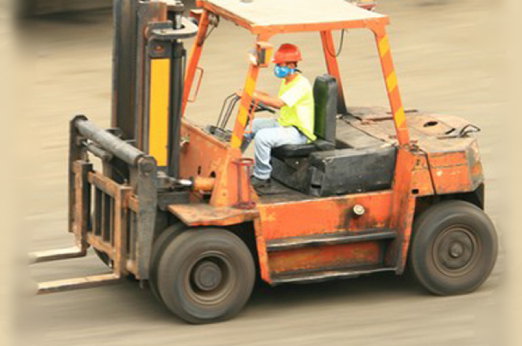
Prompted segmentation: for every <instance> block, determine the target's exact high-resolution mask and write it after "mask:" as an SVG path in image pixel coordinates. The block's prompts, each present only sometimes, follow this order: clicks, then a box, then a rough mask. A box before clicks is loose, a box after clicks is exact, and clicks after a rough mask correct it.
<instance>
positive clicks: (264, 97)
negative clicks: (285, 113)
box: [252, 91, 286, 109]
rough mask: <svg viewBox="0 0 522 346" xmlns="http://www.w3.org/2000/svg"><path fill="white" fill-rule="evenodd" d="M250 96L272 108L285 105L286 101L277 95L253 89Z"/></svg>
mask: <svg viewBox="0 0 522 346" xmlns="http://www.w3.org/2000/svg"><path fill="white" fill-rule="evenodd" d="M252 96H253V97H254V99H255V100H256V101H258V102H261V103H263V104H264V105H266V106H269V107H272V108H277V109H281V108H283V107H284V106H285V105H286V103H285V102H284V101H283V100H281V99H280V98H279V97H274V96H271V95H268V94H267V93H264V92H262V91H254V95H252Z"/></svg>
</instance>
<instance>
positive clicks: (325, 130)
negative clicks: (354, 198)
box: [182, 0, 409, 197]
mask: <svg viewBox="0 0 522 346" xmlns="http://www.w3.org/2000/svg"><path fill="white" fill-rule="evenodd" d="M266 5H267V4H265V3H263V4H262V3H261V2H248V3H242V2H241V1H237V2H236V1H233V2H229V1H224V0H212V1H198V2H197V6H198V7H201V8H203V11H202V12H200V13H193V14H194V16H195V17H196V18H197V19H198V22H199V32H198V37H197V38H196V43H195V44H194V46H193V49H192V52H191V55H190V59H189V61H188V67H187V74H186V78H185V89H184V98H183V113H184V111H185V108H186V106H187V103H188V102H189V101H188V99H189V95H190V93H191V87H192V85H193V84H194V79H195V77H196V75H197V70H198V64H199V58H200V56H201V54H202V50H203V43H204V38H205V34H206V32H208V30H209V29H210V27H211V26H212V25H215V24H212V23H216V22H217V21H216V20H215V18H216V17H217V16H219V17H221V18H223V19H227V20H230V21H232V22H234V23H235V24H237V25H239V26H242V27H244V28H246V29H248V30H249V31H251V32H252V33H253V34H255V35H256V45H255V51H254V53H253V54H252V56H251V59H250V66H249V69H248V73H247V77H246V82H245V85H244V87H243V94H242V95H241V99H240V100H239V101H237V102H238V103H239V107H238V108H239V109H238V113H237V116H236V119H235V124H234V125H233V129H232V131H227V130H226V129H225V126H223V123H222V124H221V125H222V126H220V125H219V123H220V121H219V120H218V126H216V127H217V129H215V128H214V129H213V130H212V131H211V133H212V134H214V133H213V132H215V133H217V134H218V136H216V137H218V138H219V139H220V140H221V141H224V142H228V144H229V145H230V147H232V148H241V144H242V141H243V138H244V133H245V131H246V129H247V127H248V125H247V124H248V122H249V121H252V119H253V118H254V116H255V111H256V107H254V105H253V104H252V94H253V92H254V91H255V89H256V82H257V77H258V74H259V70H260V69H261V68H264V67H267V66H269V63H270V57H271V54H272V52H273V47H272V46H271V44H270V43H269V40H270V38H271V37H272V36H274V35H276V34H286V33H292V32H317V34H319V35H318V38H320V39H321V42H322V48H323V53H324V58H325V63H326V70H327V71H326V74H323V75H321V76H318V77H317V78H316V79H315V81H314V85H313V93H314V100H315V131H314V132H315V134H316V136H317V137H318V138H317V140H316V141H314V142H312V143H306V144H302V145H284V146H281V147H278V148H274V149H273V150H272V159H271V161H272V166H273V171H272V178H273V179H274V180H275V181H276V182H278V183H281V184H283V185H284V186H286V187H289V188H291V189H293V190H295V191H298V192H300V193H302V194H305V195H308V196H320V197H325V196H335V195H343V194H346V193H354V192H368V191H377V190H383V189H389V188H390V187H391V182H392V180H393V175H394V168H395V156H396V149H395V148H394V147H393V146H391V145H389V144H388V145H386V143H385V141H372V138H366V139H364V140H363V141H365V142H372V144H373V146H372V147H362V148H361V147H357V146H356V145H355V146H354V145H353V144H352V143H351V138H350V137H352V136H353V135H354V134H353V132H354V131H355V132H356V136H355V137H357V138H361V137H365V136H366V137H371V136H369V135H368V134H366V133H364V132H363V131H357V130H353V129H352V130H353V131H350V133H347V132H346V131H344V128H345V127H346V126H349V125H348V124H347V122H349V121H347V119H348V118H350V117H351V115H350V112H349V110H348V109H347V107H346V105H345V99H344V91H343V86H342V79H341V75H340V68H339V65H338V61H337V58H336V57H335V56H334V55H332V54H331V53H330V52H332V51H335V48H334V41H333V37H332V32H333V31H334V30H345V29H356V28H366V29H370V30H371V31H373V33H374V34H375V38H376V42H377V48H378V52H379V59H380V60H381V65H382V67H383V74H384V76H385V78H386V80H387V83H386V89H387V92H388V96H389V99H390V106H391V110H392V112H391V114H392V115H393V118H394V119H393V120H394V124H395V127H396V131H397V138H398V143H397V144H399V145H404V144H406V143H408V141H409V138H408V133H407V128H406V123H405V116H404V110H403V108H402V105H401V100H400V95H399V91H398V88H397V83H396V77H395V72H394V69H393V63H392V61H391V54H390V52H389V44H388V38H387V35H386V32H385V26H386V25H387V24H388V17H386V16H383V15H381V14H378V13H375V12H370V11H367V10H365V9H363V8H359V7H357V6H352V5H350V4H345V3H340V2H339V3H338V2H336V3H335V4H332V5H331V6H332V8H329V9H328V11H325V14H323V15H321V16H325V18H320V17H321V16H319V17H317V16H310V17H308V16H309V15H310V14H311V13H306V14H305V13H302V14H300V16H301V15H302V16H301V18H302V19H301V21H300V22H299V23H297V22H294V20H293V19H292V17H293V16H288V15H286V14H285V15H283V14H282V15H281V16H279V17H278V18H270V19H269V17H267V16H264V15H263V13H264V12H263V8H265V9H266ZM285 6H287V7H289V8H295V9H298V8H300V6H304V5H303V4H302V3H301V2H299V1H292V3H287V4H285ZM303 12H305V11H303ZM233 13H241V16H237V15H236V14H233ZM298 17H299V16H298ZM334 17H335V18H334ZM326 18H328V19H326ZM388 82H389V83H388ZM197 84H198V85H199V81H198V82H197ZM232 108H233V107H232ZM223 109H227V107H225V106H224V107H223ZM257 110H259V108H257ZM228 117H230V115H228ZM228 117H226V118H227V119H228ZM220 119H221V117H220ZM352 119H355V118H353V117H352ZM225 124H226V122H225ZM339 130H341V131H339ZM189 132H191V131H189ZM189 132H186V136H188V135H189ZM223 134H225V135H224V136H223ZM343 134H344V135H343ZM182 156H183V155H182ZM182 166H183V165H182ZM367 172H370V175H371V177H370V178H369V177H368V173H367ZM191 173H192V174H193V172H190V173H189V172H188V170H187V174H186V175H188V176H190V175H192V174H191Z"/></svg>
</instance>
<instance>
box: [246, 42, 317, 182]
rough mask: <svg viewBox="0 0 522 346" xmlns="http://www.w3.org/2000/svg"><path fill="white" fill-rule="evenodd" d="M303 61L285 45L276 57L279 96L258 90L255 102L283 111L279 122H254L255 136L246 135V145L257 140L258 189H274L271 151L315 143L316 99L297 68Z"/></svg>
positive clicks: (254, 180)
mask: <svg viewBox="0 0 522 346" xmlns="http://www.w3.org/2000/svg"><path fill="white" fill-rule="evenodd" d="M301 60H302V56H301V52H300V50H299V48H298V47H297V46H296V45H293V44H290V43H284V44H282V45H281V46H280V47H279V49H278V50H277V51H276V53H275V54H274V59H273V62H274V63H275V66H274V74H275V76H276V77H278V78H282V79H283V80H282V81H281V86H280V87H279V93H278V95H277V97H275V96H271V95H268V94H267V93H264V92H261V91H256V92H254V94H253V99H254V102H256V103H262V104H264V105H266V106H269V107H272V108H276V109H279V113H280V115H279V117H278V118H277V119H272V118H270V119H267V118H264V119H254V122H253V124H252V133H250V134H248V135H246V136H245V137H246V138H245V146H244V148H246V146H248V143H249V142H250V141H251V140H252V139H255V165H254V173H253V177H252V185H253V186H254V188H256V189H257V190H262V189H264V188H268V187H270V174H271V172H272V166H271V165H270V152H271V150H272V148H276V147H280V146H282V145H287V144H305V143H307V142H311V141H314V140H315V139H316V136H315V135H314V97H313V91H312V86H311V85H310V82H309V81H308V79H306V78H305V77H304V76H303V75H302V74H301V73H300V71H299V70H298V69H297V63H298V62H299V61H301Z"/></svg>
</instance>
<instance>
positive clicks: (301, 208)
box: [258, 191, 392, 240]
mask: <svg viewBox="0 0 522 346" xmlns="http://www.w3.org/2000/svg"><path fill="white" fill-rule="evenodd" d="M391 195H392V194H391V191H384V192H376V193H363V194H354V195H348V196H341V197H330V198H321V199H313V200H304V201H299V202H294V203H275V204H259V205H258V209H259V212H260V222H259V226H260V227H261V229H260V233H261V234H262V235H263V237H264V238H265V239H266V240H270V239H280V238H286V237H295V236H305V235H313V234H322V233H335V232H337V231H344V230H349V231H353V232H356V231H361V230H365V229H368V228H386V227H387V226H388V222H389V218H390V205H391ZM356 204H360V205H362V206H363V207H364V208H365V210H366V212H365V214H364V215H362V216H356V215H354V214H353V212H352V208H353V206H354V205H356Z"/></svg>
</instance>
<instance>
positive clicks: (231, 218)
mask: <svg viewBox="0 0 522 346" xmlns="http://www.w3.org/2000/svg"><path fill="white" fill-rule="evenodd" d="M168 209H169V211H170V212H171V213H173V214H174V215H176V216H177V217H179V218H180V219H181V221H183V223H184V224H186V225H188V226H211V225H212V226H227V225H234V224H238V223H242V222H245V221H251V220H253V219H255V218H257V217H258V216H259V212H258V211H257V210H256V209H236V208H232V207H214V206H211V205H209V204H205V203H197V204H171V205H169V207H168Z"/></svg>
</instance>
